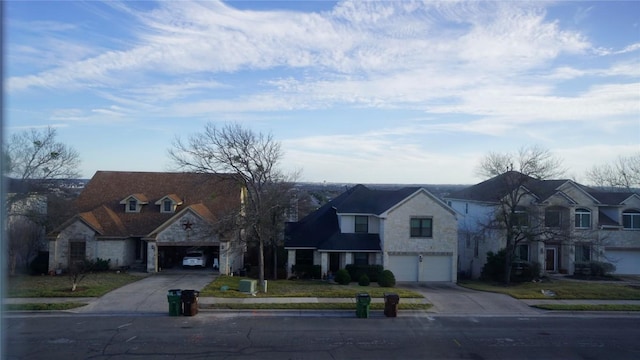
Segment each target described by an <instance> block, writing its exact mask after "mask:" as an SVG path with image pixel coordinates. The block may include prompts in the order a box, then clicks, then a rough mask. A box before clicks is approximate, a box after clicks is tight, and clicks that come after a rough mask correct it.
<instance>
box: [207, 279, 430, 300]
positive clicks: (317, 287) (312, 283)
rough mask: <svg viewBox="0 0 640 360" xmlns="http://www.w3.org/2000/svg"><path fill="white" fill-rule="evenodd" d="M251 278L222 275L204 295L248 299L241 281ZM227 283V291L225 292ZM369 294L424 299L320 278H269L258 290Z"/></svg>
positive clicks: (285, 294)
mask: <svg viewBox="0 0 640 360" xmlns="http://www.w3.org/2000/svg"><path fill="white" fill-rule="evenodd" d="M242 279H247V278H242V277H238V276H220V277H219V278H218V279H216V281H214V282H212V283H211V284H209V285H207V286H206V287H205V288H204V289H202V291H200V296H211V297H222V298H234V297H235V298H244V297H247V295H246V294H244V293H241V292H239V291H238V288H239V284H240V280H242ZM223 286H226V287H228V290H227V291H221V288H222V287H223ZM365 292H366V293H368V294H369V295H370V296H371V297H372V298H383V297H384V293H385V292H387V293H389V292H392V293H396V294H398V295H399V296H400V298H422V297H424V296H422V295H421V294H419V293H416V292H414V291H411V290H407V289H400V288H383V287H380V286H379V285H378V284H375V283H372V284H371V285H370V286H359V285H358V284H357V283H352V284H350V285H338V284H332V283H329V282H326V281H319V280H267V293H266V294H265V293H262V292H258V293H257V294H256V296H257V297H319V298H351V297H355V295H356V294H358V293H365Z"/></svg>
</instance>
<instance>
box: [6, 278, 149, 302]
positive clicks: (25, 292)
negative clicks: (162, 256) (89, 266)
mask: <svg viewBox="0 0 640 360" xmlns="http://www.w3.org/2000/svg"><path fill="white" fill-rule="evenodd" d="M140 279H141V276H139V275H131V274H127V273H119V274H116V273H114V272H100V273H95V274H89V275H88V276H87V277H86V278H84V279H83V280H82V281H81V282H80V284H79V285H78V289H77V290H76V291H74V292H71V279H70V278H69V277H68V276H64V275H62V276H47V275H43V276H28V275H18V276H13V277H9V279H8V281H7V292H6V297H9V298H15V297H97V296H102V295H104V294H106V293H108V292H109V291H111V290H113V289H116V288H119V287H122V286H124V285H126V284H129V283H132V282H135V281H138V280H140Z"/></svg>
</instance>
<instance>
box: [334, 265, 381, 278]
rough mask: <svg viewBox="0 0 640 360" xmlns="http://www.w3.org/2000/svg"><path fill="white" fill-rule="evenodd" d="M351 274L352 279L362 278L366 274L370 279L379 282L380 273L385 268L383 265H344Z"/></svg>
mask: <svg viewBox="0 0 640 360" xmlns="http://www.w3.org/2000/svg"><path fill="white" fill-rule="evenodd" d="M344 268H345V269H347V271H348V272H349V275H351V278H352V279H360V276H362V275H363V274H366V275H367V276H368V277H369V280H370V281H373V282H377V281H378V277H379V276H380V273H381V272H382V270H383V267H382V265H355V264H349V265H347V266H345V267H344Z"/></svg>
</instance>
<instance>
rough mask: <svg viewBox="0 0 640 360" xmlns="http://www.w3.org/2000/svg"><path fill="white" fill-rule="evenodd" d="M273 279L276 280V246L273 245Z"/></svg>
mask: <svg viewBox="0 0 640 360" xmlns="http://www.w3.org/2000/svg"><path fill="white" fill-rule="evenodd" d="M273 280H278V246H277V245H276V244H274V245H273Z"/></svg>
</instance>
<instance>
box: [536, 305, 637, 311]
mask: <svg viewBox="0 0 640 360" xmlns="http://www.w3.org/2000/svg"><path fill="white" fill-rule="evenodd" d="M533 307H536V308H538V309H543V310H559V311H640V305H633V304H579V305H570V304H539V305H534V306H533Z"/></svg>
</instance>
